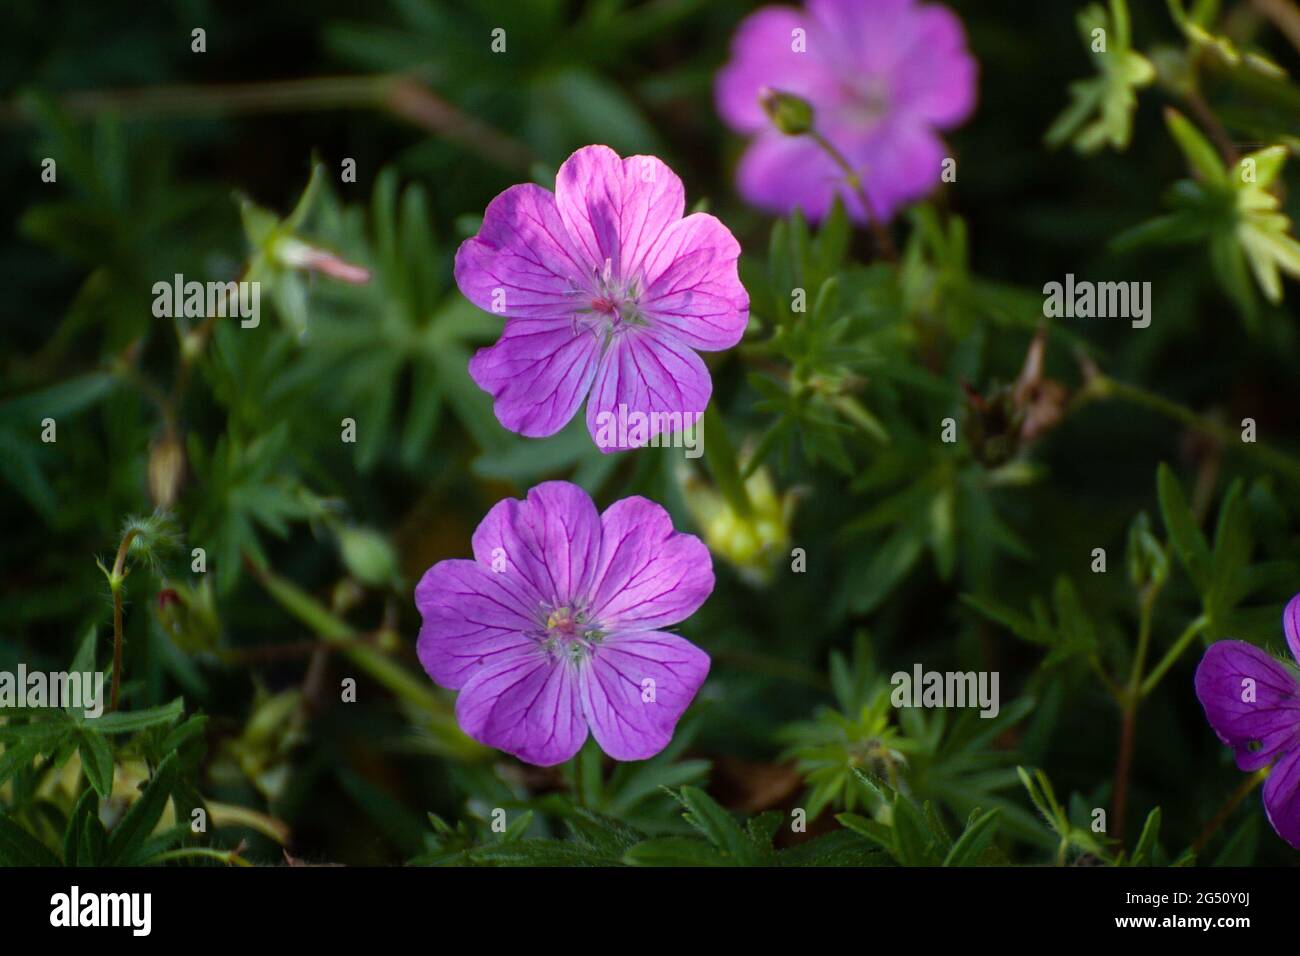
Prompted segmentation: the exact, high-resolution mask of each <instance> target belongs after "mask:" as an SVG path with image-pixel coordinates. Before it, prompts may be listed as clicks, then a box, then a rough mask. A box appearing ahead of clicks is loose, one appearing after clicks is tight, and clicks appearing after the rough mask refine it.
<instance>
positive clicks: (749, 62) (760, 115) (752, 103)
mask: <svg viewBox="0 0 1300 956" xmlns="http://www.w3.org/2000/svg"><path fill="white" fill-rule="evenodd" d="M975 77H976V63H975V60H974V58H973V57H972V56H971V55H970V54H969V53H968V52H967V50H966V35H965V31H964V30H963V29H962V25H961V21H960V20H958V19H957V17H956V15H955V14H953V13H952V12H951V11H950V10H948V9H947V8H946V7H941V6H936V5H933V4H921V3H915V2H914V0H808V3H807V6H806V9H804V10H799V9H795V8H794V7H763V8H762V9H760V10H758V11H757V12H755V13H753V14H752V15H750V16H749V17H748V18H747V19H746V20H744V21H743V22H742V23H741V24H740V27H739V28H738V29H737V31H736V35H735V37H734V38H733V40H732V44H731V60H730V61H729V62H728V63H727V64H726V66H724V67H723V69H722V70H721V72H719V73H718V76H717V81H716V84H715V94H716V99H717V104H718V112H719V113H721V114H722V118H723V119H724V120H726V121H727V123H728V124H730V125H731V126H732V127H733V128H734V129H736V130H737V131H738V132H741V133H744V134H747V135H751V134H752V135H754V140H753V142H752V143H751V144H750V146H749V149H748V150H747V151H746V152H745V155H744V157H743V158H742V159H741V161H740V168H739V169H738V171H737V185H738V187H739V190H740V193H741V195H743V196H744V197H745V198H746V199H747V200H748V201H749V202H751V203H753V204H754V205H756V206H759V207H760V208H763V209H768V210H772V211H774V212H780V213H788V212H793V211H794V210H795V209H796V208H798V209H801V210H803V213H804V214H805V215H806V216H808V217H809V218H812V219H821V218H822V217H823V216H825V215H826V213H827V212H828V211H829V209H830V207H831V203H832V201H833V200H834V198H835V196H836V195H839V196H840V198H841V199H842V200H843V201H844V204H845V206H846V208H847V209H848V211H849V213H850V215H852V216H853V217H854V218H855V219H857V220H858V221H859V222H863V221H866V215H865V211H864V210H863V208H862V203H861V201H860V200H859V198H858V196H857V194H856V191H855V190H853V189H851V188H850V187H849V186H848V185H847V184H846V183H845V175H844V172H843V170H841V169H840V168H839V167H838V166H836V164H835V163H834V161H833V160H832V159H831V158H830V157H829V156H828V155H827V154H826V151H825V150H824V149H822V148H821V147H820V146H819V145H818V144H817V143H816V142H815V141H814V140H813V138H812V137H809V136H786V135H784V134H783V133H781V132H779V131H778V130H777V129H775V128H774V127H773V125H772V123H771V121H770V119H769V118H768V116H767V114H766V113H765V112H764V110H763V108H762V106H760V104H759V99H760V96H761V95H762V94H763V93H764V91H766V90H775V91H779V92H783V93H791V94H795V95H797V96H800V97H803V98H804V99H806V100H807V101H808V102H809V103H811V104H812V106H813V110H814V128H815V129H816V130H817V132H819V133H820V134H821V135H822V136H824V137H826V139H827V140H829V141H830V142H831V144H832V145H834V146H835V147H836V148H837V149H838V150H839V151H840V152H841V153H842V154H843V155H844V157H845V158H846V159H847V160H848V162H849V165H851V166H852V167H853V169H854V171H855V172H856V173H857V174H858V176H859V177H860V178H861V180H862V182H863V184H864V186H865V188H866V192H867V196H868V198H869V199H870V201H871V205H872V207H873V208H872V212H873V213H874V215H875V216H876V217H877V218H879V219H881V220H886V221H887V220H889V219H891V218H892V217H893V215H894V213H895V212H896V211H897V210H898V209H899V207H901V206H903V205H904V204H906V203H908V202H911V201H912V200H915V199H919V198H920V197H922V196H924V195H925V194H926V193H928V192H929V191H930V190H931V189H933V188H934V187H935V186H936V185H937V184H938V183H939V180H940V176H941V175H942V172H943V160H944V158H945V156H947V151H946V150H945V148H944V145H943V142H942V140H940V138H939V136H938V134H937V132H936V130H943V129H949V128H951V127H953V126H956V125H957V124H959V123H961V122H962V121H963V120H965V119H966V118H967V117H968V116H969V115H970V113H971V111H972V109H973V108H974V106H975Z"/></svg>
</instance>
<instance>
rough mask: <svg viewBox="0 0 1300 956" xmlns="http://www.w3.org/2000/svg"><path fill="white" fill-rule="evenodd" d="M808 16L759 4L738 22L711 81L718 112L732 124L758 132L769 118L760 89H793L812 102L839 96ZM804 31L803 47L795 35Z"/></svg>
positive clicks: (733, 126)
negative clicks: (727, 52)
mask: <svg viewBox="0 0 1300 956" xmlns="http://www.w3.org/2000/svg"><path fill="white" fill-rule="evenodd" d="M809 26H810V23H809V19H808V17H806V16H805V15H804V13H803V12H802V11H800V10H795V9H792V8H790V7H763V8H762V9H761V10H758V11H756V12H754V13H753V14H751V15H750V16H748V17H746V18H745V19H744V20H742V21H741V23H740V26H738V27H737V28H736V33H735V35H734V36H733V37H732V40H731V59H730V60H729V61H728V62H727V64H726V65H725V66H724V67H723V68H722V69H721V70H719V71H718V75H717V78H716V79H715V80H714V84H713V94H714V100H715V101H716V103H717V107H718V113H719V115H721V116H722V118H723V120H725V121H726V122H727V124H728V125H730V126H731V127H732V128H733V129H735V130H736V131H738V132H741V133H757V132H759V131H760V130H764V129H769V128H770V127H771V120H770V119H768V116H767V114H766V113H765V112H764V111H763V107H762V106H760V105H759V102H758V98H759V93H760V91H762V90H763V89H764V88H770V89H774V90H780V91H781V92H783V93H794V94H797V95H798V96H802V97H806V98H808V99H810V100H812V101H813V102H815V103H825V102H826V101H827V99H828V98H838V93H837V87H838V84H837V82H836V79H835V76H834V74H833V73H832V72H831V70H829V69H828V68H827V67H828V62H827V55H828V52H829V51H828V50H826V49H825V48H824V46H823V44H822V43H821V42H820V39H821V38H820V32H819V31H816V30H815V28H814V35H813V36H809V35H808V31H809ZM796 30H799V31H803V32H802V41H803V42H802V47H803V49H802V52H800V50H799V49H798V46H799V44H798V43H796V40H797V39H798V38H799V36H800V35H799V34H797V33H796V32H795V31H796Z"/></svg>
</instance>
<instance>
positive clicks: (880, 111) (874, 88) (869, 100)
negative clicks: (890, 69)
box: [847, 76, 889, 128]
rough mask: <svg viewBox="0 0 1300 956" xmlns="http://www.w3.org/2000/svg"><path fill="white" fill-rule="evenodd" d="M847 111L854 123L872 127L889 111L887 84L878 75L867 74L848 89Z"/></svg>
mask: <svg viewBox="0 0 1300 956" xmlns="http://www.w3.org/2000/svg"><path fill="white" fill-rule="evenodd" d="M849 102H850V105H849V107H848V110H847V113H848V115H849V118H850V119H851V120H852V122H853V123H854V125H857V126H864V127H868V128H869V127H872V126H875V125H876V124H877V123H879V122H880V121H881V120H882V119H883V118H884V117H885V114H886V113H888V112H889V86H888V85H887V84H886V83H885V80H884V79H883V78H882V77H879V76H869V77H866V78H864V79H863V80H861V81H859V82H857V83H854V84H853V85H852V87H851V88H850V89H849Z"/></svg>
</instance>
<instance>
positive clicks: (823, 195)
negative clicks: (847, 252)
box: [736, 130, 856, 222]
mask: <svg viewBox="0 0 1300 956" xmlns="http://www.w3.org/2000/svg"><path fill="white" fill-rule="evenodd" d="M736 188H737V189H738V190H739V191H740V195H741V196H743V197H744V198H745V201H746V202H749V203H751V204H752V205H754V206H757V207H758V208H759V209H764V210H767V211H768V212H774V213H780V214H782V215H785V214H788V213H792V212H794V211H795V210H796V209H799V210H802V211H803V214H804V216H806V217H807V218H808V219H809V220H811V221H812V222H819V221H821V220H822V219H823V218H825V216H826V213H828V212H829V211H830V208H831V201H832V200H833V199H834V198H835V194H836V193H837V192H838V193H840V195H842V196H843V197H844V199H845V202H846V204H847V203H848V202H849V201H850V196H849V194H850V192H851V191H850V190H849V189H848V187H847V186H846V185H845V184H844V173H843V172H842V171H841V170H840V169H839V168H838V167H837V166H836V165H835V163H834V162H832V161H831V159H830V157H829V156H827V155H826V154H825V153H824V152H823V151H822V149H821V147H820V146H818V145H817V144H816V143H815V142H813V141H812V140H811V139H809V138H808V137H806V136H785V135H783V134H781V133H778V132H776V131H775V130H767V131H765V132H762V133H759V135H758V136H757V137H755V139H754V141H753V142H752V143H750V144H749V148H748V149H746V150H745V153H744V155H743V156H741V158H740V166H739V167H738V168H737V169H736ZM853 202H854V203H855V204H856V200H853Z"/></svg>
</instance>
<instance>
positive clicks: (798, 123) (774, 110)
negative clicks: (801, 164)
mask: <svg viewBox="0 0 1300 956" xmlns="http://www.w3.org/2000/svg"><path fill="white" fill-rule="evenodd" d="M758 102H759V105H760V106H762V107H763V112H765V113H766V114H767V115H768V117H769V118H770V119H771V120H772V125H773V126H775V127H776V128H777V129H778V130H780V131H781V132H782V133H784V134H785V135H787V136H801V135H803V134H804V133H809V132H812V128H813V108H812V104H811V103H809V102H808V101H807V100H806V99H804V98H803V97H802V96H795V95H794V94H793V93H784V92H782V91H781V90H774V89H772V88H771V87H766V86H765V87H763V89H762V90H761V91H760V92H759V94H758Z"/></svg>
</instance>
